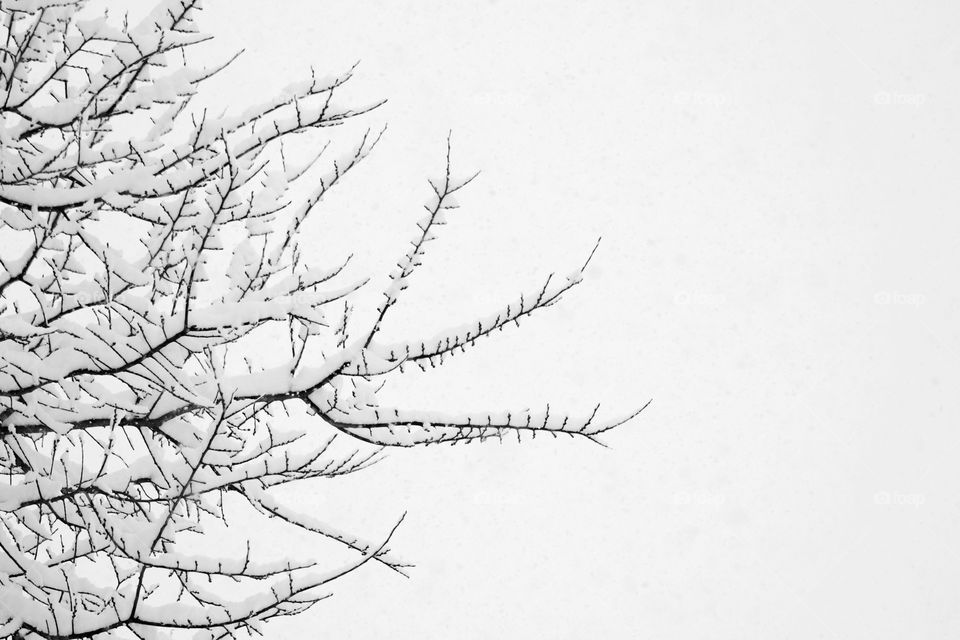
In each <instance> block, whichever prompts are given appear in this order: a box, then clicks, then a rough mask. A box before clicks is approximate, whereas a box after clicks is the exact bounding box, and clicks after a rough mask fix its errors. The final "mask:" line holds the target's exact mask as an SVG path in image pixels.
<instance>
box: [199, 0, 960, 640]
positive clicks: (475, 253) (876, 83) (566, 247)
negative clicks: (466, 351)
mask: <svg viewBox="0 0 960 640" xmlns="http://www.w3.org/2000/svg"><path fill="white" fill-rule="evenodd" d="M911 4H920V3H911ZM203 27H204V28H205V30H206V31H208V32H211V33H215V34H216V35H217V36H218V38H219V46H221V47H223V48H224V50H228V49H235V48H239V47H245V48H246V50H247V51H246V53H245V54H244V56H243V57H242V58H241V59H240V61H238V63H237V64H236V66H235V67H233V68H232V70H231V71H230V72H228V74H226V75H225V76H224V77H223V78H221V79H219V80H217V83H216V85H214V86H215V88H214V89H212V90H213V91H214V92H215V93H216V95H217V99H219V100H223V101H224V103H227V104H234V105H235V106H236V107H237V108H238V109H239V108H241V107H242V106H243V105H244V104H246V103H249V102H252V101H259V100H262V99H265V98H266V97H267V96H268V95H269V94H272V93H273V92H274V91H276V90H278V89H279V88H281V87H282V86H283V85H285V84H287V83H289V82H293V81H295V80H298V79H300V78H302V77H303V76H304V75H305V74H306V73H307V71H308V68H309V65H310V64H314V65H316V67H317V68H318V69H319V70H320V71H321V72H331V73H332V72H335V71H338V70H341V69H344V68H346V67H347V66H349V65H350V64H351V63H352V62H354V61H356V60H358V59H359V60H362V64H361V66H360V68H359V70H358V75H357V78H356V82H355V87H354V89H353V92H352V93H350V94H349V95H350V96H351V97H352V98H353V99H356V100H358V101H360V102H362V101H363V100H372V99H377V98H381V97H386V98H389V100H390V102H389V103H388V104H387V106H385V107H384V108H383V109H382V111H380V112H378V113H376V114H374V115H372V116H371V117H370V118H369V123H370V125H371V126H374V127H378V126H380V125H381V124H382V123H383V122H385V121H389V123H390V130H389V131H388V133H387V137H386V139H385V140H384V142H383V144H382V146H381V147H380V148H379V150H378V152H377V153H376V154H375V155H374V157H372V158H371V159H370V160H368V161H367V163H366V164H365V166H363V167H361V168H360V169H358V171H357V173H355V174H352V177H351V182H350V184H349V185H344V187H343V190H342V191H340V192H339V193H338V194H336V195H335V196H334V197H332V198H331V199H330V201H329V202H328V203H327V209H326V211H325V213H324V214H323V215H324V216H327V217H325V218H324V219H323V221H324V223H326V221H328V220H329V221H330V227H329V228H327V227H323V226H318V227H316V228H315V231H314V232H313V233H314V234H315V240H314V242H315V247H316V251H317V252H318V254H320V255H322V254H323V252H324V251H326V252H329V253H330V254H331V255H336V256H338V257H339V256H341V255H342V254H343V252H344V251H348V250H350V249H356V250H357V251H358V260H360V262H361V264H363V265H367V266H369V268H370V270H371V271H374V270H377V271H376V272H377V273H381V274H385V273H386V269H387V268H388V266H389V265H390V264H391V263H392V262H393V261H395V260H396V259H397V258H398V257H399V255H400V253H401V252H402V251H403V250H404V247H403V242H404V241H405V240H406V238H407V237H408V236H409V235H410V233H411V232H412V229H413V227H412V225H413V222H414V220H415V219H416V218H417V216H418V215H419V211H420V209H419V207H420V204H421V203H422V202H423V201H424V200H425V199H426V197H427V194H428V191H427V186H426V182H425V178H426V177H429V176H431V175H437V173H438V172H439V171H440V170H441V167H442V162H443V150H444V140H445V137H446V133H447V130H448V129H450V128H452V129H453V130H454V147H455V148H454V154H455V155H454V161H455V166H456V167H459V168H460V169H461V171H462V173H463V174H467V173H470V172H472V171H474V170H476V169H481V170H482V171H483V174H482V175H481V178H480V179H479V182H477V183H476V184H475V185H474V186H471V187H470V188H469V190H467V191H465V192H464V193H463V196H462V198H461V203H462V205H463V208H462V209H461V210H460V211H459V213H458V214H457V216H455V218H454V219H453V220H452V222H451V224H450V226H448V227H447V228H446V229H444V231H443V238H442V242H441V243H437V244H436V245H435V246H434V247H433V248H432V250H431V253H430V254H428V262H427V264H425V266H424V269H423V270H422V272H421V273H420V274H418V279H417V280H416V282H415V283H414V285H413V286H412V287H411V289H410V291H409V293H410V296H409V297H408V298H407V299H406V302H407V303H408V306H407V307H406V309H407V311H406V312H404V313H403V314H398V315H397V318H396V320H397V322H396V323H394V324H393V325H392V330H393V331H396V332H398V333H400V334H403V335H414V334H416V333H417V332H423V333H425V334H431V333H433V332H434V331H435V330H436V329H439V328H441V327H442V326H444V325H446V324H449V323H460V322H463V321H466V320H469V319H470V316H471V315H472V314H474V313H477V312H481V313H487V312H489V311H493V310H495V309H496V307H497V306H498V305H499V304H500V303H501V302H506V301H509V300H510V299H512V298H513V297H514V296H516V295H517V294H519V293H520V292H521V291H524V290H530V289H533V288H535V287H537V286H538V285H539V284H540V283H541V281H542V277H543V276H545V275H546V274H547V273H548V272H549V271H550V270H553V269H557V270H560V271H561V273H562V272H565V271H567V270H569V269H571V268H573V267H574V266H576V265H578V264H580V262H581V261H582V260H583V258H584V257H585V255H586V253H587V252H588V251H589V249H590V247H591V246H592V244H593V242H594V239H595V238H596V237H597V236H599V235H603V236H604V241H603V243H602V245H601V250H600V252H599V253H598V255H597V257H596V261H595V263H594V264H593V265H592V267H591V270H590V271H589V273H588V279H587V281H586V283H585V284H584V285H583V286H581V287H579V288H577V289H576V290H575V291H574V292H572V293H571V295H569V297H568V298H566V299H565V300H564V302H562V303H561V304H560V305H559V306H558V307H555V308H554V309H552V310H550V311H549V312H547V313H544V314H541V315H540V317H539V318H537V317H534V318H532V319H531V320H530V321H529V322H528V323H526V325H525V326H523V327H521V328H520V329H518V330H515V331H512V332H510V333H509V334H508V333H504V334H502V335H500V336H497V337H496V338H494V339H492V340H489V341H488V343H487V344H486V345H484V346H485V348H483V349H477V350H475V351H474V352H473V353H472V354H471V355H470V356H466V355H465V356H463V357H462V359H460V358H458V360H457V361H454V362H453V363H452V364H451V365H449V370H447V371H445V372H444V373H443V374H442V375H441V374H439V373H438V374H436V375H430V376H420V377H413V379H412V380H411V381H410V386H409V388H404V389H402V390H399V392H400V393H401V395H399V396H398V397H399V398H400V401H405V402H409V404H410V406H411V407H413V406H424V407H429V408H438V409H443V408H460V407H463V408H475V409H484V408H491V409H509V408H514V407H516V408H523V407H527V406H531V407H539V406H541V405H542V404H543V403H544V402H546V401H550V402H551V407H552V410H555V411H558V412H560V411H569V412H571V413H573V414H575V415H582V414H584V413H589V411H590V409H591V408H592V406H593V405H594V404H595V403H596V402H598V401H599V402H602V403H603V406H604V408H605V411H607V412H608V415H610V416H613V415H619V414H622V413H626V412H627V411H629V410H631V409H632V408H635V407H637V406H639V404H642V403H643V402H645V401H646V400H648V399H650V398H653V400H654V402H653V404H652V405H651V407H650V408H649V409H648V411H647V412H646V413H644V414H643V415H642V416H641V417H640V418H639V419H637V420H636V421H635V422H633V423H631V424H629V425H627V426H625V427H623V428H622V429H620V430H619V431H618V432H616V433H612V434H609V435H608V436H607V437H606V438H605V441H606V442H607V443H608V444H609V445H610V447H611V448H610V449H608V450H605V449H602V448H599V447H596V446H592V445H590V444H589V443H587V442H570V441H557V442H549V441H547V440H545V439H544V440H541V439H538V440H537V441H536V442H533V443H526V444H524V445H523V446H517V445H515V444H514V445H504V446H498V445H496V444H485V445H474V446H470V447H455V448H436V447H435V448H428V449H425V450H418V451H397V452H395V453H393V454H392V455H391V456H390V458H389V459H388V460H387V461H386V462H384V463H382V464H381V465H379V466H378V467H374V468H373V469H370V470H368V471H367V472H364V473H361V474H357V475H356V476H355V477H353V478H349V479H345V480H337V481H336V482H327V483H321V484H318V485H311V486H309V487H305V488H304V491H303V493H302V494H300V495H295V496H294V495H291V496H290V499H291V501H292V502H296V503H298V505H299V506H300V507H302V508H305V509H309V510H311V511H312V512H314V513H315V514H316V515H318V516H320V517H324V518H327V519H329V520H331V521H333V522H336V523H338V524H341V525H344V526H354V528H355V529H356V530H357V532H358V533H362V534H364V535H365V536H367V537H375V536H376V535H377V534H378V533H379V532H381V531H386V530H387V529H388V528H389V526H390V524H392V521H393V520H394V519H395V518H396V517H397V516H399V514H400V513H402V512H403V511H405V510H406V511H408V512H409V515H408V516H407V520H406V522H405V524H404V526H403V527H402V528H401V530H400V532H399V534H398V536H397V538H396V542H395V544H394V545H393V548H394V549H395V550H396V551H397V552H398V553H399V554H400V555H401V556H402V557H404V558H405V559H409V560H411V561H413V562H415V563H416V564H417V565H418V566H417V568H416V569H415V570H414V572H413V578H412V579H411V580H403V579H400V578H398V577H396V576H395V575H393V574H390V573H389V572H387V571H385V570H380V569H378V568H376V567H373V568H370V569H369V570H367V571H364V572H361V573H359V574H356V575H354V576H352V577H350V578H347V579H346V581H345V582H343V583H342V584H340V586H339V588H338V589H337V591H336V595H335V597H334V598H333V599H331V600H328V601H325V602H324V603H321V604H320V605H318V606H317V607H316V608H315V609H314V610H313V611H312V612H310V613H309V614H306V615H304V616H300V617H297V618H294V619H292V620H290V621H286V622H283V623H279V624H276V625H273V626H271V627H269V628H268V634H269V635H268V637H276V638H286V637H297V638H300V637H304V638H308V637H309V638H314V637H345V638H357V639H366V638H371V639H372V638H392V639H401V638H411V639H413V638H418V639H419V638H458V639H463V640H468V639H473V638H477V639H481V638H484V639H486V638H532V639H537V638H545V639H554V638H557V639H559V638H570V639H580V638H589V637H596V638H608V639H611V640H613V639H627V638H641V637H650V638H706V637H709V638H713V639H725V638H730V639H741V638H785V639H789V638H798V639H800V638H804V639H806V638H813V637H821V638H837V639H841V638H842V639H847V638H871V639H880V638H891V639H894V638H906V637H916V638H921V637H922V638H943V637H952V636H955V635H956V634H957V633H958V632H960V609H958V608H957V607H956V604H957V593H958V588H960V542H958V540H960V536H958V534H960V526H958V525H960V519H958V504H960V503H958V497H957V477H958V476H957V471H956V459H957V454H958V453H960V443H958V438H957V435H956V426H957V399H956V398H957V394H956V393H955V389H956V385H957V383H958V371H957V362H958V361H960V336H958V332H957V326H958V325H957V320H958V315H960V314H958V295H957V290H956V287H955V286H952V284H953V282H955V274H956V273H957V267H958V264H957V258H956V253H957V252H956V244H957V232H958V231H960V227H958V225H957V222H956V211H957V205H958V204H960V202H958V200H960V198H958V190H957V186H956V184H957V180H956V175H955V173H956V169H957V167H958V166H960V164H958V161H960V158H958V155H960V146H958V144H957V142H958V140H957V134H958V131H960V129H958V127H957V125H958V124H960V108H958V107H960V104H958V100H960V94H958V90H957V88H958V84H957V80H956V79H957V77H960V76H958V74H957V72H958V66H960V65H958V62H960V39H958V35H957V34H960V5H956V4H955V3H950V2H928V3H922V5H920V6H910V5H908V3H902V2H851V3H844V6H843V7H837V6H835V3H829V2H822V1H821V2H813V3H811V2H785V3H754V2H743V1H738V2H727V3H712V2H700V3H697V2H682V3H681V2H675V1H667V0H664V1H656V2H636V1H624V0H604V1H603V2H593V3H587V2H571V1H559V0H557V1H551V2H534V1H524V2H508V1H507V0H494V1H491V2H467V1H465V0H443V1H440V0H428V1H418V2H404V3H400V2H395V3H385V2H370V1H368V0H365V1H359V2H358V1H356V0H354V1H351V2H343V1H328V2H322V3H317V2H310V1H308V0H287V1H285V2H269V3H264V2H254V1H253V0H241V1H235V0H234V1H230V2H227V1H225V0H208V2H207V11H206V17H205V21H204V22H203ZM351 238H352V239H354V241H355V242H351Z"/></svg>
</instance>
